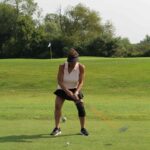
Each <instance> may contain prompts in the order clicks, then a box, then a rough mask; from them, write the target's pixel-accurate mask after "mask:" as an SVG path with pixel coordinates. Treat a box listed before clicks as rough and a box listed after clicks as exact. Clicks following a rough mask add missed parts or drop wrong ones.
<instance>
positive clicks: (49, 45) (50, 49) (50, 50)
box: [48, 42, 52, 59]
mask: <svg viewBox="0 0 150 150" xmlns="http://www.w3.org/2000/svg"><path fill="white" fill-rule="evenodd" d="M51 45H52V44H51V43H50V42H49V44H48V47H49V52H50V58H51V59H52V48H51Z"/></svg>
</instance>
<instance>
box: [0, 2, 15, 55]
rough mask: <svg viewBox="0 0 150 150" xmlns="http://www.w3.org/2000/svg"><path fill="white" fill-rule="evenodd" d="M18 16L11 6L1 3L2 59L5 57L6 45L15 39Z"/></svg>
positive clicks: (0, 39)
mask: <svg viewBox="0 0 150 150" xmlns="http://www.w3.org/2000/svg"><path fill="white" fill-rule="evenodd" d="M16 20H17V14H16V10H15V9H14V8H13V7H12V6H11V5H5V4H3V3H0V57H3V56H4V53H5V52H4V49H3V48H4V47H6V46H7V44H6V43H12V42H13V41H14V39H13V38H12V36H14V33H15V27H16Z"/></svg>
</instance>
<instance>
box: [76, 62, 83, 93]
mask: <svg viewBox="0 0 150 150" xmlns="http://www.w3.org/2000/svg"><path fill="white" fill-rule="evenodd" d="M79 69H80V74H79V84H78V86H77V90H76V92H75V95H76V94H78V93H79V91H80V90H81V88H82V86H83V82H84V77H85V66H84V65H81V64H79Z"/></svg>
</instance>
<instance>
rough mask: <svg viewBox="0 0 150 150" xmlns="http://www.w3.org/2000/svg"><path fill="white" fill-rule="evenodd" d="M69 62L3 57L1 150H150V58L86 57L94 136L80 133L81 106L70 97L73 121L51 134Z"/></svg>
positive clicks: (87, 102)
mask: <svg viewBox="0 0 150 150" xmlns="http://www.w3.org/2000/svg"><path fill="white" fill-rule="evenodd" d="M64 61H65V59H54V60H39V59H38V60H36V59H35V60H33V59H1V60H0V150H10V149H11V150H19V149H22V150H26V149H32V150H41V149H42V150H47V149H50V150H58V149H61V150H65V149H70V150H76V149H80V150H97V149H101V150H107V149H111V150H120V149H122V150H148V149H149V147H150V144H149V141H150V129H149V126H150V102H149V97H150V58H132V59H131V58H126V59H124V58H94V57H82V58H81V60H80V61H81V63H83V64H85V66H86V78H85V85H84V88H83V92H84V95H85V106H86V111H87V128H88V130H89V132H90V136H89V137H83V136H80V135H78V133H79V129H80V126H79V121H78V117H77V111H76V108H75V106H74V104H73V103H72V102H68V101H66V102H65V104H64V107H63V110H62V111H63V115H65V116H67V118H68V120H67V122H66V123H61V128H62V132H63V134H62V135H61V136H59V137H56V138H55V137H51V136H50V135H48V134H49V132H50V131H51V130H52V128H53V127H54V119H53V110H54V100H55V96H54V94H53V91H54V90H55V89H56V86H57V84H56V73H57V71H58V65H59V64H61V63H63V62H64ZM124 129H127V130H124ZM67 142H70V145H69V146H67V145H66V143H67Z"/></svg>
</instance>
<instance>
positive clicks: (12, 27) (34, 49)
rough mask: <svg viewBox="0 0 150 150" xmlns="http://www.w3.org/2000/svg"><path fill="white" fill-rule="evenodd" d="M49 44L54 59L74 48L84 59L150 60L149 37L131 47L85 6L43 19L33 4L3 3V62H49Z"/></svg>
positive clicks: (0, 34)
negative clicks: (43, 59) (18, 60)
mask: <svg viewBox="0 0 150 150" xmlns="http://www.w3.org/2000/svg"><path fill="white" fill-rule="evenodd" d="M62 12H63V13H62ZM49 43H50V45H51V47H50V48H51V50H52V56H53V57H54V58H61V57H64V56H65V55H66V53H67V51H68V50H69V49H70V48H71V47H73V48H75V49H77V50H78V52H79V53H80V55H82V56H102V57H146V56H150V36H149V35H146V36H145V38H144V39H143V40H142V41H141V42H139V43H137V44H132V43H131V42H130V41H129V39H128V38H122V37H118V36H116V35H115V30H114V26H113V25H112V23H111V22H110V21H106V22H105V23H103V22H102V19H101V17H100V15H99V13H98V12H96V11H94V10H91V9H89V8H88V7H86V6H84V5H83V4H78V5H76V6H73V7H69V8H67V9H66V10H62V9H61V8H60V9H59V10H58V12H57V13H49V14H46V15H45V16H44V17H41V10H40V8H39V7H38V5H37V3H35V2H34V0H3V1H2V2H0V58H49V57H50V48H48V44H49Z"/></svg>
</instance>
